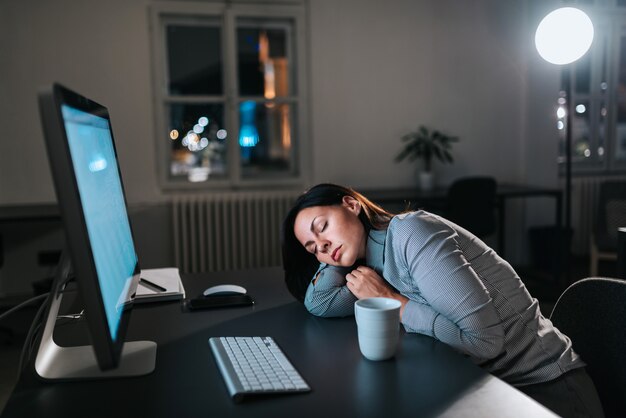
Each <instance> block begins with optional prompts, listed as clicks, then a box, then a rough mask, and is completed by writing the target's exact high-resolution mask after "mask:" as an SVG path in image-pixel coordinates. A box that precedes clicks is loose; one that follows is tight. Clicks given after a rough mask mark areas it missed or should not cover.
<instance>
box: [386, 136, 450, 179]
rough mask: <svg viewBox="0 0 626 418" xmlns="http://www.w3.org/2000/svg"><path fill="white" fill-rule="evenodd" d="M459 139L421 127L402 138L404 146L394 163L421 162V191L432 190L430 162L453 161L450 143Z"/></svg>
mask: <svg viewBox="0 0 626 418" xmlns="http://www.w3.org/2000/svg"><path fill="white" fill-rule="evenodd" d="M458 140H459V139H458V138H457V137H455V136H449V135H445V134H443V133H441V132H439V131H437V130H429V129H428V128H426V127H425V126H423V125H421V126H420V127H419V128H418V129H417V131H414V132H410V133H408V134H406V135H403V136H402V141H403V142H405V143H406V144H405V145H404V148H403V149H402V150H401V151H400V153H399V154H398V155H397V156H396V158H395V161H396V162H400V161H402V160H404V159H405V158H408V160H409V161H415V160H416V159H420V160H422V162H423V164H422V167H421V170H420V173H419V183H420V188H421V189H422V190H431V189H432V188H433V174H432V161H433V158H436V159H438V160H439V161H441V162H442V163H444V164H445V163H452V162H453V161H454V159H453V158H452V154H451V153H450V150H451V148H452V143H453V142H457V141H458Z"/></svg>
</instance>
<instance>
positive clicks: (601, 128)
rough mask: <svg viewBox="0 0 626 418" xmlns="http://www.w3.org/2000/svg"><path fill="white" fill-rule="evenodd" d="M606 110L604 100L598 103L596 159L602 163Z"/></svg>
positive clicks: (606, 125) (604, 145)
mask: <svg viewBox="0 0 626 418" xmlns="http://www.w3.org/2000/svg"><path fill="white" fill-rule="evenodd" d="M607 116H608V109H607V105H606V102H605V101H604V100H602V101H600V115H599V116H598V151H597V154H598V158H599V159H600V160H601V161H603V160H604V158H605V152H606V137H607V128H608V120H607Z"/></svg>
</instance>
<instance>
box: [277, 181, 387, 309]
mask: <svg viewBox="0 0 626 418" xmlns="http://www.w3.org/2000/svg"><path fill="white" fill-rule="evenodd" d="M392 216H393V215H392V214H391V213H389V212H386V211H385V210H384V209H382V208H381V207H380V206H378V205H376V204H374V203H373V202H371V201H370V200H368V199H367V198H366V197H365V196H363V195H361V194H360V193H357V192H355V191H354V190H352V189H349V188H346V187H343V186H338V185H335V184H319V185H317V186H314V187H312V188H311V189H309V190H308V191H306V192H305V193H304V194H302V195H301V196H300V197H299V198H298V199H297V200H296V202H295V204H294V206H293V208H292V209H291V210H290V211H289V213H288V214H287V216H286V217H285V220H284V221H283V226H282V231H281V245H282V253H283V267H284V269H285V280H286V282H287V287H288V288H289V290H290V291H291V293H292V294H293V295H294V296H295V297H296V298H298V299H299V300H303V299H304V294H305V293H306V288H307V286H308V283H309V281H310V280H311V279H312V278H313V274H315V271H316V270H317V268H318V267H319V264H320V262H322V263H326V264H331V265H336V266H344V267H350V266H352V265H354V264H355V262H356V261H357V260H358V259H360V258H364V257H365V247H366V244H367V236H368V233H369V230H370V229H372V228H373V229H383V228H386V226H387V225H388V223H389V221H390V219H391V217H392Z"/></svg>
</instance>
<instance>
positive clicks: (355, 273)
mask: <svg viewBox="0 0 626 418" xmlns="http://www.w3.org/2000/svg"><path fill="white" fill-rule="evenodd" d="M346 280H347V281H348V283H347V286H348V289H349V290H350V291H351V292H352V294H354V296H356V297H357V298H359V299H366V298H373V297H385V298H392V299H396V300H399V301H400V303H402V307H401V308H400V317H402V313H404V306H405V305H406V303H407V302H408V301H409V299H408V298H407V297H405V296H402V295H401V294H400V293H396V292H395V291H394V290H393V289H392V288H391V286H389V285H388V284H387V282H386V281H385V280H384V279H383V278H382V277H380V276H379V275H378V273H376V271H374V270H373V269H371V268H369V267H366V266H359V267H358V268H357V269H356V270H352V271H351V272H350V273H348V274H346Z"/></svg>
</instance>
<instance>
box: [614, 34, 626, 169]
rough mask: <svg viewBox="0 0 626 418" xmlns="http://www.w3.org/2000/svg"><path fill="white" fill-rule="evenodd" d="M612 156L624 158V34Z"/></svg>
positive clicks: (625, 60)
mask: <svg viewBox="0 0 626 418" xmlns="http://www.w3.org/2000/svg"><path fill="white" fill-rule="evenodd" d="M614 157H615V159H617V160H622V161H624V160H626V36H621V37H620V48H619V70H618V81H617V126H616V127H615V155H614Z"/></svg>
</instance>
